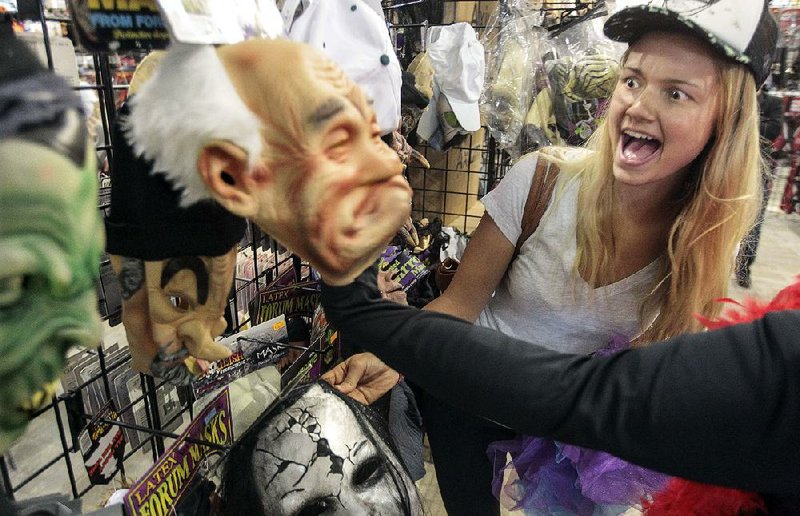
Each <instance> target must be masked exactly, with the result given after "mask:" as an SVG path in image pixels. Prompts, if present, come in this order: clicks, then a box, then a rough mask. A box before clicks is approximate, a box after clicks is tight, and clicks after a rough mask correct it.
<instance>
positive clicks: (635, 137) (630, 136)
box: [621, 131, 661, 165]
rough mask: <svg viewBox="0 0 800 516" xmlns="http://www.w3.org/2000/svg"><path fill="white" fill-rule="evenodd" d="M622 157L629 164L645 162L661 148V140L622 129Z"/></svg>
mask: <svg viewBox="0 0 800 516" xmlns="http://www.w3.org/2000/svg"><path fill="white" fill-rule="evenodd" d="M621 144H622V157H623V158H624V160H625V161H626V162H627V163H628V164H630V165H641V164H643V163H646V162H647V161H649V160H650V159H652V158H653V157H654V156H656V155H657V154H658V152H659V151H660V150H661V141H659V140H658V139H656V138H653V137H652V136H649V135H646V134H643V133H637V132H634V131H624V132H623V133H622V135H621Z"/></svg>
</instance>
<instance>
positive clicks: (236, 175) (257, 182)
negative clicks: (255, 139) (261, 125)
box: [197, 140, 269, 218]
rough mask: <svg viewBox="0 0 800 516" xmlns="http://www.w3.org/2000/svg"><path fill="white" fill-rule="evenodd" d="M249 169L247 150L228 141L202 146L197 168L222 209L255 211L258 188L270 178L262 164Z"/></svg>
mask: <svg viewBox="0 0 800 516" xmlns="http://www.w3.org/2000/svg"><path fill="white" fill-rule="evenodd" d="M257 168H258V170H250V169H249V167H248V161H247V153H246V152H245V151H244V150H243V149H242V148H241V147H239V146H238V145H235V144H233V143H231V142H229V141H220V140H218V141H213V142H211V143H209V144H207V145H206V146H204V147H203V148H202V150H201V151H200V156H199V157H198V158H197V170H198V171H199V172H200V176H201V177H202V178H203V182H204V183H205V184H206V186H208V189H209V190H210V191H211V193H212V194H213V196H214V199H216V200H217V202H219V203H220V204H221V205H222V206H223V207H224V208H225V209H227V210H228V211H230V212H231V213H233V214H235V215H239V216H240V217H246V218H252V217H254V216H255V215H256V213H258V204H259V197H258V194H259V190H260V189H261V188H264V187H265V186H266V185H265V184H262V183H266V182H268V181H269V174H267V173H266V171H265V170H262V169H261V167H257Z"/></svg>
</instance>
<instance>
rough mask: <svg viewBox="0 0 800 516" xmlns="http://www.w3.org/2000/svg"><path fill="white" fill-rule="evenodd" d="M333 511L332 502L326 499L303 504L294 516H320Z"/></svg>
mask: <svg viewBox="0 0 800 516" xmlns="http://www.w3.org/2000/svg"><path fill="white" fill-rule="evenodd" d="M331 509H333V501H332V500H329V499H327V498H320V499H318V500H312V501H310V502H309V503H307V504H305V505H304V506H303V507H302V508H301V509H300V510H299V511H297V512H296V513H295V516H320V515H322V514H325V513H326V512H328V511H330V510H331Z"/></svg>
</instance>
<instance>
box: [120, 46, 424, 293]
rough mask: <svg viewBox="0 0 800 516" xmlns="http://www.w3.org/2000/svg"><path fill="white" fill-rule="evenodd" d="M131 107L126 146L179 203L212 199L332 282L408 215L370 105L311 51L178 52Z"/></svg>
mask: <svg viewBox="0 0 800 516" xmlns="http://www.w3.org/2000/svg"><path fill="white" fill-rule="evenodd" d="M132 106H133V107H132V113H131V116H130V117H128V119H127V121H126V125H127V128H128V136H129V138H130V139H131V141H132V142H133V143H134V147H135V149H136V151H137V152H139V153H141V154H143V155H144V156H145V157H146V158H148V159H153V160H154V162H155V165H154V170H157V171H164V172H163V174H164V175H165V177H166V178H167V179H168V180H169V181H171V182H172V183H173V184H174V185H175V186H176V187H177V188H179V189H180V190H181V192H182V194H181V203H182V204H183V205H184V206H189V205H192V204H193V203H195V202H198V201H200V200H203V199H208V198H213V199H215V200H216V201H217V202H219V204H220V205H222V206H223V207H225V208H226V209H228V210H229V211H230V212H232V213H235V214H237V215H240V216H243V217H247V218H250V219H252V220H253V221H254V222H255V223H256V224H258V225H259V226H260V227H261V228H262V229H263V230H264V231H265V232H266V233H268V234H269V235H270V236H272V237H274V238H276V239H277V240H278V241H279V242H281V243H282V244H283V245H285V246H286V247H288V248H289V249H290V250H292V251H293V252H296V253H298V254H299V255H301V256H302V257H304V258H306V259H308V261H309V262H310V263H311V265H312V266H314V267H315V268H317V270H319V271H320V272H321V273H322V274H323V275H324V276H325V277H326V279H332V280H337V279H347V278H350V277H352V276H353V275H354V273H357V272H359V271H360V270H361V269H362V268H363V267H365V266H366V265H367V264H369V263H371V262H372V261H374V260H375V259H376V258H377V256H378V255H379V254H380V252H381V250H382V249H383V248H384V247H385V245H386V243H387V242H388V241H389V240H390V239H391V237H392V236H393V235H394V233H395V231H396V230H397V228H398V227H400V225H401V224H402V223H403V221H404V220H405V218H406V217H407V216H408V214H409V211H410V201H411V190H410V188H409V186H408V184H407V183H406V181H405V179H404V178H403V176H402V171H403V165H402V164H401V163H400V160H399V159H398V157H397V155H396V153H394V152H392V150H391V149H390V148H389V147H388V146H387V145H386V144H385V143H384V142H383V141H382V140H381V139H380V128H379V127H378V125H377V123H376V117H375V113H374V111H373V110H372V108H371V107H370V104H369V102H368V101H367V99H366V98H365V96H364V94H363V93H362V92H361V90H360V89H359V88H358V87H357V86H356V85H355V84H354V83H353V82H352V81H350V80H349V79H348V78H347V77H346V76H345V75H344V74H343V73H342V71H341V70H340V69H339V68H337V67H336V65H334V64H333V63H332V62H331V61H329V60H328V59H327V58H326V57H325V56H323V55H322V54H321V53H318V52H317V51H316V50H314V49H312V48H311V47H309V46H307V45H305V44H302V43H295V42H290V41H285V40H250V41H245V42H242V43H237V44H234V45H227V46H222V47H220V48H218V49H216V50H215V49H213V48H212V47H210V46H200V45H186V44H174V45H173V47H172V48H171V49H170V50H169V51H168V52H167V55H166V57H165V58H164V60H163V63H162V65H161V66H160V68H159V70H158V71H157V72H156V74H155V76H154V77H153V78H152V80H151V81H149V82H148V83H147V84H145V85H144V86H143V87H142V89H141V91H140V93H139V94H138V95H137V96H136V98H135V99H133V100H132Z"/></svg>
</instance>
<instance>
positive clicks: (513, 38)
mask: <svg viewBox="0 0 800 516" xmlns="http://www.w3.org/2000/svg"><path fill="white" fill-rule="evenodd" d="M542 20H543V16H542V13H541V5H540V3H537V2H530V1H528V0H508V1H501V2H499V3H498V8H497V11H495V13H494V14H493V15H492V17H491V18H490V20H489V23H488V26H487V29H486V31H485V32H484V35H483V38H482V43H483V45H484V48H485V49H486V87H485V88H484V90H483V94H482V95H481V114H482V115H483V119H484V122H485V124H486V126H487V127H488V128H489V130H490V132H491V134H492V136H493V137H494V138H495V140H496V141H497V142H498V143H499V145H500V147H501V148H503V149H508V148H510V147H513V146H514V145H515V142H516V141H517V139H518V137H519V133H520V130H521V129H522V126H523V124H524V120H525V115H526V113H527V111H528V107H529V105H530V103H531V100H532V99H531V92H532V89H533V82H534V80H535V78H534V75H535V73H534V71H535V68H536V63H537V61H538V60H539V56H540V55H541V53H542V51H541V46H542V44H543V43H544V44H546V41H547V40H548V39H549V38H548V34H547V31H546V30H545V29H543V28H542V27H541V24H542Z"/></svg>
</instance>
